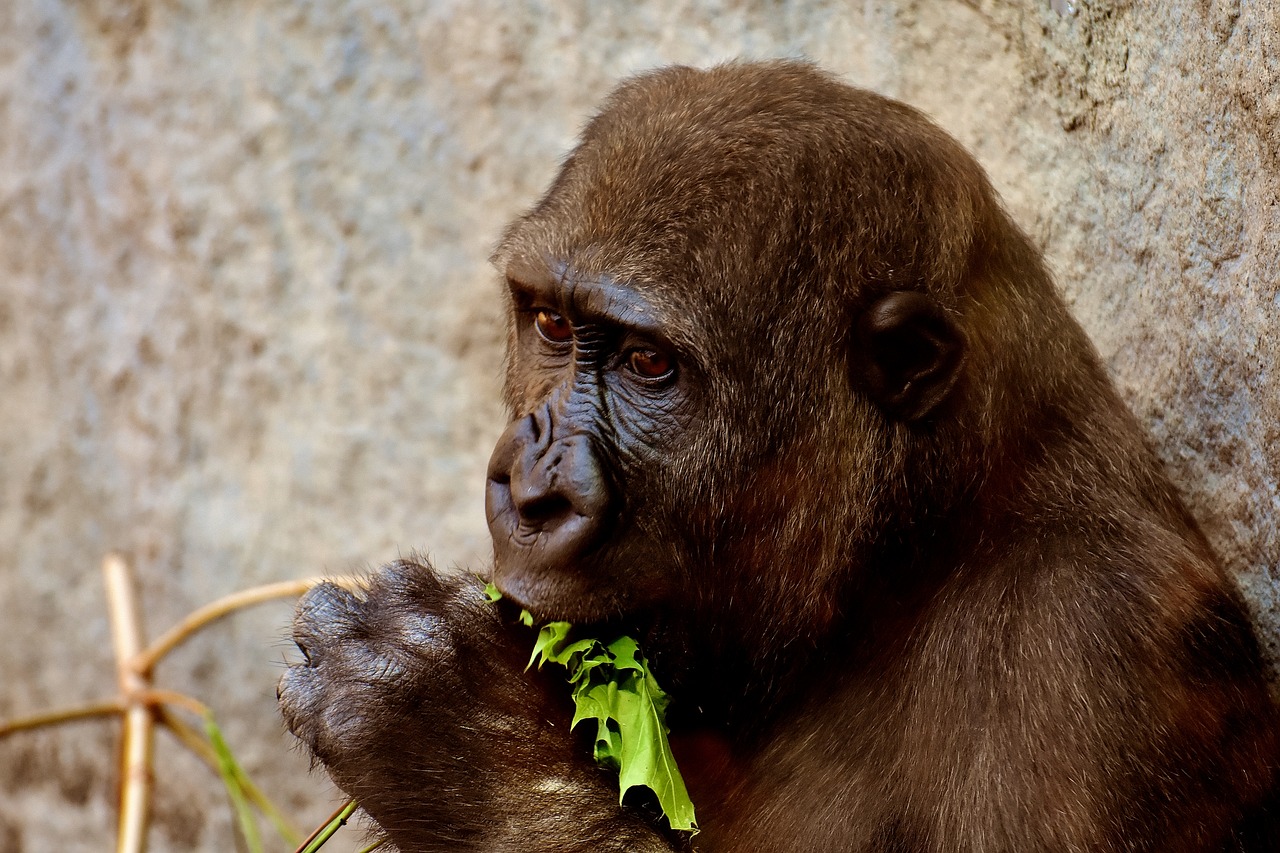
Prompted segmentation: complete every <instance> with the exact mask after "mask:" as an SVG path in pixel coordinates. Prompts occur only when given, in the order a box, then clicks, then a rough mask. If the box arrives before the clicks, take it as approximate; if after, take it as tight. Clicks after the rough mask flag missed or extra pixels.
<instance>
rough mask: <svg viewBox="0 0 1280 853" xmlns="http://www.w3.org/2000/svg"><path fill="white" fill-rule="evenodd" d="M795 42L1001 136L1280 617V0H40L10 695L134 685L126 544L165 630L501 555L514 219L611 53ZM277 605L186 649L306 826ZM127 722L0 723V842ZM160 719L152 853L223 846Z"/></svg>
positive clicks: (312, 781) (23, 172)
mask: <svg viewBox="0 0 1280 853" xmlns="http://www.w3.org/2000/svg"><path fill="white" fill-rule="evenodd" d="M660 5H661V6H663V8H659V6H660ZM800 55H803V56H808V57H811V58H813V59H815V60H817V61H818V62H820V63H822V64H823V65H825V66H827V67H829V68H831V69H832V70H834V71H836V72H838V73H840V74H842V75H844V76H845V77H846V78H847V79H848V80H850V81H852V82H856V83H860V84H862V85H866V86H869V87H872V88H875V89H877V90H879V91H882V92H884V93H886V94H890V95H894V96H897V97H900V98H903V99H905V100H907V101H909V102H911V103H914V104H916V105H917V106H919V107H920V108H922V109H924V110H925V111H926V112H928V113H929V114H931V115H932V116H934V117H935V118H936V119H937V121H939V122H940V123H941V124H942V125H943V126H944V127H946V128H947V129H949V130H950V131H951V132H952V133H954V134H955V135H956V136H957V137H959V138H960V139H961V141H963V142H964V143H965V144H966V145H968V146H969V147H970V148H971V149H972V150H973V151H974V152H975V153H976V154H977V156H978V158H979V159H980V160H981V161H982V162H983V163H984V164H985V165H986V166H987V168H988V169H989V170H990V172H991V174H992V177H993V179H994V181H995V183H996V185H997V186H998V187H999V188H1000V190H1001V192H1002V193H1003V194H1004V196H1005V199H1006V200H1007V202H1008V204H1009V206H1010V208H1011V210H1012V211H1013V212H1014V214H1015V216H1016V218H1017V219H1018V220H1019V221H1020V222H1021V223H1022V224H1023V225H1024V227H1025V228H1026V229H1027V230H1028V231H1029V232H1030V233H1031V234H1032V235H1033V236H1034V237H1035V239H1036V241H1037V242H1038V243H1039V244H1040V245H1041V246H1042V247H1043V248H1044V249H1045V251H1046V252H1047V254H1048V256H1049V258H1050V260H1051V262H1052V264H1053V266H1054V267H1055V269H1056V271H1057V273H1058V276H1059V281H1060V284H1061V286H1062V288H1063V290H1064V292H1065V293H1066V295H1067V298H1068V299H1069V300H1070V302H1071V303H1072V305H1073V307H1074V310H1075V311H1076V313H1077V315H1078V316H1079V317H1080V319H1081V321H1082V322H1083V323H1084V325H1085V326H1086V328H1087V329H1088V330H1089V332H1090V333H1091V334H1092V335H1093V337H1094V339H1095V341H1096V342H1097V344H1098V347H1099V349H1100V351H1101V352H1102V354H1103V356H1104V358H1105V359H1106V361H1107V363H1108V365H1109V366H1110V368H1111V370H1112V371H1113V372H1114V375H1115V377H1116V379H1117V381H1118V383H1119V384H1120V387H1121V388H1122V390H1123V392H1124V393H1125V395H1126V396H1127V398H1128V399H1129V400H1130V402H1131V403H1132V405H1133V406H1134V408H1135V410H1136V411H1137V412H1138V414H1139V416H1140V417H1141V419H1142V420H1143V421H1145V422H1146V423H1147V424H1148V425H1149V427H1150V429H1151V433H1152V438H1153V441H1154V443H1155V445H1156V446H1157V448H1158V449H1159V452H1160V454H1161V455H1162V457H1163V458H1164V459H1165V460H1166V462H1167V464H1168V465H1169V467H1170V470H1171V471H1172V473H1173V475H1174V477H1175V478H1176V480H1177V482H1178V483H1179V484H1180V486H1181V488H1182V489H1183V491H1184V493H1185V495H1186V496H1187V499H1188V500H1189V502H1190V504H1191V505H1192V507H1193V509H1194V511H1195V512H1196V514H1197V515H1198V517H1199V518H1200V519H1201V521H1202V523H1203V525H1204V527H1205V530H1206V532H1207V533H1208V534H1209V536H1210V538H1211V539H1212V540H1213V542H1214V544H1215V546H1216V547H1217V548H1218V549H1219V551H1220V553H1221V554H1222V556H1223V558H1224V560H1225V562H1226V564H1227V566H1228V567H1229V569H1230V570H1231V572H1232V573H1233V574H1234V575H1235V576H1236V577H1237V578H1238V579H1239V581H1240V584H1241V586H1242V588H1244V589H1245V590H1246V593H1247V595H1248V598H1249V600H1250V603H1251V605H1252V606H1253V607H1254V608H1255V612H1256V613H1257V615H1258V621H1259V629H1260V632H1261V634H1262V635H1263V637H1264V639H1265V641H1266V642H1267V644H1268V646H1269V648H1270V649H1271V651H1272V653H1273V654H1275V653H1276V652H1277V651H1280V599H1278V596H1277V584H1278V580H1277V574H1278V573H1280V539H1278V535H1277V522H1278V520H1280V496H1278V488H1277V479H1278V478H1280V374H1278V373H1277V360H1278V359H1280V334H1278V332H1280V285H1278V284H1277V279H1278V273H1280V201H1278V199H1280V130H1278V128H1280V13H1278V12H1276V11H1275V10H1274V9H1273V8H1272V4H1268V3H1252V4H1249V3H1245V4H1242V3H1238V2H1237V3H1230V2H1207V0H1199V2H1188V3H1168V4H1139V3H1124V2H1113V3H1102V2H1089V0H1044V2H1037V3H1023V2H1018V3H1014V2H996V0H967V2H959V0H934V2H926V1H925V0H918V2H902V3H896V4H895V3H888V2H883V0H868V2H865V3H859V4H849V3H843V2H830V1H829V0H815V2H811V3H806V4H788V3H776V2H766V0H754V2H752V0H738V2H733V0H723V2H715V0H684V2H680V3H672V4H644V3H625V4H606V3H593V2H587V0H581V1H580V2H571V1H570V0H559V1H558V2H557V0H543V2H534V3H528V4H519V5H517V4H509V3H503V2H498V0H468V2H461V0H436V2H425V0H423V2H408V0H349V2H337V0H334V2H295V0H277V2H269V0H178V1H177V2H156V0H96V2H95V0H85V2H76V3H66V2H57V0H11V2H7V3H3V4H0V391H2V392H3V396H2V397H0V410H2V413H0V542H2V543H4V544H3V545H2V546H0V625H3V626H4V631H5V638H6V640H5V642H4V643H3V644H2V645H0V683H3V685H4V687H3V690H2V691H0V718H4V717H8V716H13V715H18V714H25V713H32V712H35V711H38V710H42V709H46V708H51V707H61V706H66V705H69V704H73V703H76V702H83V701H88V700H93V699H97V698H100V697H104V696H109V695H110V694H111V693H112V690H113V672H112V663H111V656H110V638H109V632H108V628H107V622H106V616H105V607H104V601H103V594H102V589H101V586H102V585H101V580H100V573H99V568H98V567H99V561H100V559H101V557H102V555H103V554H104V552H106V551H108V550H109V549H119V550H120V551H121V552H123V553H124V554H125V555H127V556H128V558H129V559H130V560H131V561H132V562H133V563H134V564H135V565H136V566H137V569H138V571H139V574H140V576H141V579H142V582H141V587H142V588H141V595H142V598H143V600H144V602H145V614H144V615H145V619H146V622H147V625H148V628H149V630H150V631H151V632H152V633H153V635H154V634H156V633H158V632H159V631H160V630H162V629H164V628H165V627H167V626H168V625H170V624H172V623H173V622H175V621H176V620H177V619H179V618H180V617H181V616H182V615H183V614H185V613H187V612H188V611H190V610H192V609H194V608H195V607H197V606H199V605H201V604H203V603H205V602H207V601H209V600H211V599H213V598H216V597H217V596H220V595H223V594H226V593H229V592H232V591H234V590H237V589H241V588H244V587H247V586H251V585H254V584H258V583H264V582H268V581H273V580H279V579H285V578H292V577H301V576H308V575H312V574H315V573H318V572H347V571H351V570H354V569H359V568H361V567H364V566H368V565H373V564H377V563H380V562H383V561H385V560H387V559H390V558H393V557H395V556H396V555H397V554H398V553H402V552H405V551H409V550H412V549H418V548H421V549H426V550H428V551H429V552H430V554H431V555H432V556H433V558H434V559H435V560H437V562H440V563H443V564H461V565H475V564H478V563H480V562H482V561H483V560H484V559H485V557H486V552H487V542H486V535H485V531H484V522H483V513H482V509H481V506H482V480H483V468H484V462H485V459H486V458H487V455H488V450H489V448H490V446H491V444H492V441H493V439H494V438H495V437H496V435H497V433H498V431H499V429H500V425H501V413H500V410H499V407H498V404H497V379H498V374H499V371H500V368H501V354H500V351H499V339H500V319H499V313H498V310H497V295H498V291H497V286H496V281H495V279H494V276H493V273H492V271H491V270H490V269H489V268H488V265H487V262H486V257H487V255H488V252H489V249H490V247H491V245H492V244H493V242H494V240H495V239H496V237H497V235H498V233H499V230H500V228H501V227H502V224H503V223H504V222H505V220H506V219H508V218H509V217H510V216H511V215H513V214H514V213H516V212H518V211H519V210H521V209H522V208H523V207H524V206H526V205H528V204H530V203H531V202H532V201H533V200H534V198H535V197H536V194H537V193H538V192H539V191H540V190H541V188H542V186H543V185H544V184H545V182H546V181H547V180H548V179H549V178H550V177H551V175H552V174H553V172H554V170H555V166H556V163H557V161H558V159H559V157H560V156H561V155H562V154H563V153H564V151H565V150H566V148H567V147H568V146H569V145H570V143H571V141H572V139H573V136H574V133H575V131H576V129H577V128H579V127H580V126H581V125H582V123H583V121H584V119H585V117H586V116H587V115H589V113H590V110H591V109H592V107H593V105H594V104H595V103H596V102H597V101H598V100H599V99H600V98H601V97H602V96H603V95H604V94H605V93H606V92H607V91H608V90H609V89H610V87H611V86H612V85H613V84H614V82H615V81H616V80H618V79H619V78H620V77H622V76H625V75H627V74H629V73H632V72H635V71H639V70H642V69H645V68H648V67H651V66H654V65H658V64H663V63H669V62H685V63H692V64H709V63H713V62H716V61H720V60H724V59H729V58H732V57H737V56H748V57H769V56H800ZM288 617H289V607H288V605H287V604H276V605H269V606H264V607H263V608H261V609H258V610H254V611H249V612H245V613H243V614H240V615H238V616H235V617H233V618H232V619H230V620H228V621H226V622H223V623H220V624H218V625H217V626H215V627H213V628H211V629H210V630H208V631H206V632H205V633H204V634H202V635H200V636H199V637H197V638H196V639H194V640H193V641H192V642H190V643H189V644H187V645H186V646H183V647H182V648H181V649H179V651H178V652H176V653H175V654H174V655H173V657H172V658H171V659H170V660H167V661H166V662H165V663H164V664H163V666H162V667H161V668H160V670H159V676H160V678H161V680H162V682H163V683H165V684H166V685H168V686H172V687H174V688H178V689H184V690H189V691H191V692H192V693H194V694H195V695H197V696H198V697H200V698H202V699H204V700H206V701H208V702H210V703H211V704H212V705H213V706H214V708H215V710H216V711H217V712H218V714H219V717H220V718H221V719H222V721H223V723H224V727H225V729H226V730H227V735H228V738H229V739H230V741H231V743H232V744H233V745H234V746H236V748H237V751H238V753H239V757H240V758H241V760H242V762H243V763H244V764H245V766H246V767H247V768H248V769H249V770H250V772H251V773H252V774H253V775H255V777H257V778H258V779H259V781H260V782H261V784H262V785H263V787H265V788H267V789H268V790H269V791H270V792H272V793H273V794H275V795H276V796H277V797H278V798H279V800H280V802H281V803H282V804H283V805H284V807H285V809H286V811H289V812H290V813H292V814H295V815H296V816H297V817H298V821H299V822H300V823H303V824H314V823H315V822H317V821H318V820H319V819H320V818H321V817H322V816H323V814H325V813H326V812H327V810H328V809H329V808H331V806H332V804H333V803H334V801H335V798H336V796H337V795H336V794H335V793H334V792H333V791H332V789H330V788H328V786H327V783H326V782H325V781H324V780H323V779H321V778H319V777H317V776H314V775H307V772H306V762H305V760H304V759H303V758H302V757H301V756H300V755H298V754H297V753H296V752H294V751H292V750H291V748H290V746H289V741H288V739H287V738H286V737H285V736H284V734H283V732H282V729H281V726H280V724H279V722H278V721H277V716H276V712H275V706H274V694H273V684H274V681H275V679H276V677H277V675H278V673H279V661H280V660H281V658H282V656H283V654H284V653H285V646H286V643H285V642H284V637H285V625H286V624H287V621H288ZM114 737H115V736H114V734H113V729H112V727H111V726H110V725H109V724H107V723H105V722H84V723H77V724H74V725H72V726H68V727H64V728H62V729H59V730H56V731H52V732H47V733H43V734H21V735H17V736H14V737H12V738H9V739H7V740H5V741H3V742H0V792H3V795H0V853H10V851H36V850H61V851H72V853H75V851H81V850H83V851H100V850H105V849H110V845H111V839H112V837H113V833H114V829H113V817H112V812H113V809H114V799H113V798H114V784H115V773H114V770H113V749H114V747H113V743H114ZM159 750H160V752H159V757H158V762H157V767H158V772H159V775H160V780H159V784H160V794H159V796H158V803H157V820H156V826H155V829H154V832H153V837H152V841H153V846H152V847H153V850H157V851H168V850H174V851H178V850H181V851H191V850H198V851H222V850H228V849H231V848H232V845H233V841H232V829H231V818H230V814H229V812H228V810H227V808H226V807H225V804H224V797H223V795H222V794H221V793H220V788H219V785H218V783H217V781H216V780H214V779H213V778H212V777H211V776H210V775H209V774H208V773H207V772H206V771H205V770H204V769H203V768H202V767H201V766H200V765H199V764H197V763H196V762H195V761H194V760H193V759H191V758H189V757H188V756H187V755H185V754H184V753H182V752H181V751H180V750H179V749H178V748H177V747H175V746H174V744H173V742H172V741H170V740H166V739H165V738H164V736H163V735H162V736H161V740H160V742H159ZM348 836H349V837H348V838H346V839H344V840H343V841H341V842H334V843H333V846H332V847H331V848H326V849H327V850H328V849H334V850H342V849H354V846H348V847H342V846H340V845H341V844H349V845H355V844H356V843H357V842H356V839H355V838H354V836H353V835H352V834H350V833H348ZM273 849H283V845H277V846H276V847H275V848H273Z"/></svg>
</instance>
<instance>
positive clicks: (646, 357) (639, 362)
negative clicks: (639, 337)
mask: <svg viewBox="0 0 1280 853" xmlns="http://www.w3.org/2000/svg"><path fill="white" fill-rule="evenodd" d="M627 364H628V365H629V366H630V367H631V370H632V372H633V373H635V374H636V375H637V376H642V377H644V378H645V379H665V378H666V377H667V376H670V375H671V371H672V369H673V365H672V364H671V359H670V358H669V357H668V356H667V354H666V353H662V352H658V351H657V350H652V349H637V350H632V351H631V355H630V357H629V358H628V359H627Z"/></svg>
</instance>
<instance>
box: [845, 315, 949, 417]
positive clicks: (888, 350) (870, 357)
mask: <svg viewBox="0 0 1280 853" xmlns="http://www.w3.org/2000/svg"><path fill="white" fill-rule="evenodd" d="M965 344H966V341H965V336H964V332H963V331H961V329H960V327H959V326H958V325H956V323H955V321H954V320H952V319H951V317H950V316H949V315H948V314H947V313H946V312H945V311H944V310H943V309H942V306H940V305H939V304H938V303H937V302H935V301H934V300H933V299H932V298H930V297H928V296H925V295H924V294H922V293H913V292H911V291H896V292H894V293H890V294H888V295H887V296H883V297H880V298H879V299H877V300H876V301H875V302H874V303H872V305H871V307H869V308H868V309H867V310H866V311H865V312H864V313H863V315H862V316H861V317H860V318H859V319H858V323H857V329H856V343H855V346H856V347H857V352H856V353H855V354H854V364H855V368H854V369H855V372H860V374H861V376H860V377H859V378H860V379H861V380H862V382H861V384H862V387H863V388H864V389H865V390H866V392H867V393H868V394H869V395H870V396H871V399H872V400H874V401H875V403H876V404H877V405H879V406H880V407H881V408H882V409H884V410H885V412H887V413H888V414H889V415H890V416H891V417H893V418H896V419H898V420H902V421H916V420H920V419H921V418H924V417H925V416H927V415H928V414H929V413H930V412H932V411H933V410H934V409H935V408H937V406H938V404H939V403H941V402H942V401H943V400H945V399H946V397H947V394H948V393H950V391H951V388H952V386H954V385H955V383H956V379H958V378H959V376H960V367H961V365H962V364H963V363H964V357H965Z"/></svg>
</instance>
